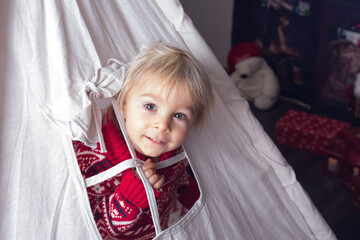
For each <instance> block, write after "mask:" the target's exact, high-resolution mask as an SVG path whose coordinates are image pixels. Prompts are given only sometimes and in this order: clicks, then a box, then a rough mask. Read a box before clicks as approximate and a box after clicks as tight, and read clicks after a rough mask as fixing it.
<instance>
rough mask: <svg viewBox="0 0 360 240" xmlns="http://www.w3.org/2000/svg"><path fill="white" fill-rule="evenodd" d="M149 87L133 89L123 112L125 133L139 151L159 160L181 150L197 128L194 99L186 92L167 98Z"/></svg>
mask: <svg viewBox="0 0 360 240" xmlns="http://www.w3.org/2000/svg"><path fill="white" fill-rule="evenodd" d="M152 92H153V91H151V89H150V88H149V87H148V88H147V87H146V86H137V87H135V88H134V89H132V90H131V91H130V92H129V94H128V97H127V98H126V99H125V102H124V106H123V112H124V117H125V120H126V130H127V132H128V135H129V137H130V139H131V142H132V144H133V146H134V148H135V150H136V151H138V152H139V153H141V154H143V155H145V156H148V157H151V158H156V157H158V156H160V155H161V154H163V153H165V152H168V151H171V150H174V149H176V148H178V147H179V146H180V145H181V144H182V143H183V141H184V140H185V138H186V136H187V134H188V133H189V131H190V130H191V128H192V126H193V125H194V121H195V115H194V113H193V112H192V111H191V106H192V102H191V97H190V96H189V94H187V93H186V91H185V90H184V89H181V88H180V89H179V88H178V89H176V90H173V91H171V93H170V94H169V96H168V97H167V98H165V97H163V96H159V95H155V94H153V93H152Z"/></svg>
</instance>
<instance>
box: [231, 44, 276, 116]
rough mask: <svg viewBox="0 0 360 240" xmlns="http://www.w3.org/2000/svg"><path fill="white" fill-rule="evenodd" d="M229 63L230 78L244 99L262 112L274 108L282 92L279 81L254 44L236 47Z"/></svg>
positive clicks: (232, 50) (232, 51)
mask: <svg viewBox="0 0 360 240" xmlns="http://www.w3.org/2000/svg"><path fill="white" fill-rule="evenodd" d="M227 62H228V73H229V75H230V78H231V80H232V81H233V82H234V83H235V85H236V87H237V88H238V89H239V91H240V94H241V95H242V96H243V97H244V98H246V99H247V100H248V101H250V102H253V103H254V106H255V107H256V108H258V109H261V110H266V109H269V108H270V107H271V106H273V104H274V103H275V102H276V100H277V97H278V95H279V92H280V85H279V81H278V79H277V77H276V75H275V74H274V71H273V70H272V69H271V68H270V67H269V65H268V64H267V62H266V60H265V59H264V58H263V57H262V52H261V50H260V49H259V48H258V47H257V46H256V45H255V44H254V43H252V42H242V43H239V44H237V45H235V46H234V47H233V48H232V49H231V51H230V52H229V55H228V58H227Z"/></svg>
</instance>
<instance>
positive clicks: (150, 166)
mask: <svg viewBox="0 0 360 240" xmlns="http://www.w3.org/2000/svg"><path fill="white" fill-rule="evenodd" d="M155 167H156V163H154V162H152V161H151V159H150V158H149V159H148V160H146V162H145V164H144V165H142V166H141V168H142V170H143V171H144V173H145V176H146V177H147V179H148V180H149V182H150V184H151V186H152V187H153V188H154V189H156V190H159V189H160V188H161V187H162V186H163V185H164V182H165V179H164V175H161V176H160V175H159V174H156V170H155ZM135 174H136V176H137V177H139V174H138V172H137V171H135Z"/></svg>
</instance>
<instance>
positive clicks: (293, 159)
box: [251, 100, 360, 240]
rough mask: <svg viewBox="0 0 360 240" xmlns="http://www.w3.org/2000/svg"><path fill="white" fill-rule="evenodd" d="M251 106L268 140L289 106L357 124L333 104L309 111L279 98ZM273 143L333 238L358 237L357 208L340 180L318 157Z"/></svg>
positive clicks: (359, 213)
mask: <svg viewBox="0 0 360 240" xmlns="http://www.w3.org/2000/svg"><path fill="white" fill-rule="evenodd" d="M251 109H252V112H253V114H254V116H255V117H256V118H257V119H258V120H259V122H260V123H261V124H262V125H263V127H264V130H265V131H266V132H267V134H268V135H269V136H270V137H271V138H272V139H274V136H275V122H276V120H278V119H279V118H280V117H281V116H282V115H283V114H285V113H286V112H287V111H288V110H289V109H296V110H299V111H304V112H309V113H314V114H317V115H321V116H327V117H330V118H334V119H337V120H343V121H348V122H351V123H352V126H354V127H358V126H360V122H359V120H356V119H354V118H353V117H352V115H351V114H350V113H349V112H347V111H343V110H340V109H337V108H336V107H334V106H326V107H324V106H321V107H319V106H315V108H314V109H315V110H311V111H309V110H307V109H306V108H303V107H300V106H298V105H295V104H292V103H289V102H285V101H283V100H279V101H278V102H277V103H276V104H275V106H274V107H272V108H271V109H269V110H266V111H259V110H256V109H254V107H253V106H252V105H251ZM275 143H276V142H275ZM276 144H277V143H276ZM277 146H278V148H279V150H280V151H281V152H282V154H283V155H284V157H285V159H286V160H287V161H288V162H289V164H290V165H291V166H292V167H293V168H294V171H295V173H296V176H297V179H298V181H299V182H300V184H301V185H302V186H303V188H304V189H305V191H306V192H307V193H308V195H309V196H310V198H311V199H312V201H313V203H314V204H315V206H316V207H317V208H318V210H319V212H320V213H321V214H322V216H323V217H324V219H325V221H326V222H327V223H328V224H329V226H330V228H331V229H332V230H333V232H334V234H335V235H336V237H337V238H338V239H339V240H348V239H349V240H360V209H357V208H355V207H354V205H353V204H352V203H351V202H350V199H349V191H348V190H347V189H346V188H345V186H344V185H343V183H342V180H341V179H340V178H339V177H337V176H333V175H329V174H327V173H325V172H324V171H323V158H322V156H321V155H318V154H314V153H310V152H306V151H301V150H299V149H296V148H292V147H287V146H284V145H280V144H277Z"/></svg>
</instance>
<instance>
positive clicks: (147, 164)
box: [141, 159, 156, 172]
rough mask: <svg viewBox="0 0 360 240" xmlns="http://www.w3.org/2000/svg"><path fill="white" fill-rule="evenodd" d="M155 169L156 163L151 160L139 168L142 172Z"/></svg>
mask: <svg viewBox="0 0 360 240" xmlns="http://www.w3.org/2000/svg"><path fill="white" fill-rule="evenodd" d="M155 167H156V163H154V162H152V161H151V159H148V160H146V162H145V164H144V165H142V166H141V168H142V170H143V171H144V172H145V171H146V170H148V169H154V168H155Z"/></svg>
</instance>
